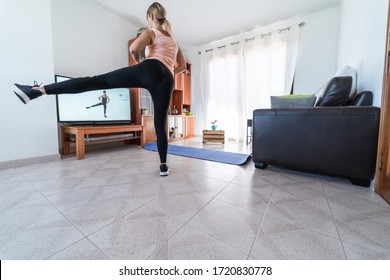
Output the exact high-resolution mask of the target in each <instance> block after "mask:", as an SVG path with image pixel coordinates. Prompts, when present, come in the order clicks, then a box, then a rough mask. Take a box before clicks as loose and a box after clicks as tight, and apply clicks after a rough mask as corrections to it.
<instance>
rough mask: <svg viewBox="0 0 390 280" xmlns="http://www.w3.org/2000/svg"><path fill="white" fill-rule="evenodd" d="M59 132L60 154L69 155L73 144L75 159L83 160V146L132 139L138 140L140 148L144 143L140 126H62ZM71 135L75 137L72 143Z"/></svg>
mask: <svg viewBox="0 0 390 280" xmlns="http://www.w3.org/2000/svg"><path fill="white" fill-rule="evenodd" d="M61 130H62V153H63V154H64V155H68V154H70V143H75V144H76V157H77V159H84V158H85V145H89V144H101V143H109V142H115V141H128V140H132V139H139V141H140V145H141V147H143V145H144V143H145V139H144V136H145V135H144V133H143V126H142V125H120V126H115V125H113V126H62V127H61ZM129 132H133V133H132V135H131V136H130V135H128V134H126V133H129ZM71 134H73V135H75V140H74V141H71V139H70V135H71ZM122 134H123V136H122ZM99 137H100V139H99Z"/></svg>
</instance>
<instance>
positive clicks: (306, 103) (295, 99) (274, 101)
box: [271, 94, 316, 109]
mask: <svg viewBox="0 0 390 280" xmlns="http://www.w3.org/2000/svg"><path fill="white" fill-rule="evenodd" d="M315 102H316V97H315V96H314V94H309V95H305V94H298V95H297V94H294V95H282V96H271V108H272V109H275V108H303V107H313V106H314V103H315Z"/></svg>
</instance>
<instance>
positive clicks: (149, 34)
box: [129, 30, 155, 63]
mask: <svg viewBox="0 0 390 280" xmlns="http://www.w3.org/2000/svg"><path fill="white" fill-rule="evenodd" d="M154 36H155V35H154V32H153V31H151V30H146V31H144V32H142V34H141V35H139V37H138V38H137V39H135V41H134V42H133V43H132V44H131V45H130V47H129V51H130V54H131V56H132V57H133V58H134V60H135V61H136V62H137V63H140V62H141V61H142V57H141V52H142V51H143V50H144V49H145V47H146V46H147V45H150V44H151V43H152V42H153V39H154Z"/></svg>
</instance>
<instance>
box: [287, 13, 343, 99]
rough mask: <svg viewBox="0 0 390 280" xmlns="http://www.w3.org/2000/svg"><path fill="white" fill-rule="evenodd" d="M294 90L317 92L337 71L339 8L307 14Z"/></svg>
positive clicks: (303, 92)
mask: <svg viewBox="0 0 390 280" xmlns="http://www.w3.org/2000/svg"><path fill="white" fill-rule="evenodd" d="M304 21H305V22H306V25H305V26H304V28H303V30H302V35H301V45H300V53H299V58H298V60H297V66H296V72H295V80H294V93H296V94H309V93H315V92H316V91H317V90H318V89H319V88H320V87H321V86H322V85H323V84H324V83H325V82H326V81H327V80H328V79H329V77H331V76H333V75H334V73H335V72H336V59H337V47H338V38H339V9H338V8H333V9H329V10H325V11H322V12H319V13H315V14H312V15H309V16H307V17H304Z"/></svg>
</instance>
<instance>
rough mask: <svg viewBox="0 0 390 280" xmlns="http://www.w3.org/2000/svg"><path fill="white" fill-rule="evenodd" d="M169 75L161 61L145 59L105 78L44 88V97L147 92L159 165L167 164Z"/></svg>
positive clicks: (69, 81)
mask: <svg viewBox="0 0 390 280" xmlns="http://www.w3.org/2000/svg"><path fill="white" fill-rule="evenodd" d="M173 86H174V79H173V75H172V73H171V72H170V71H169V70H168V68H167V67H166V66H165V65H164V64H163V63H162V62H160V61H158V60H156V59H146V60H144V61H143V62H142V63H140V64H137V65H134V66H128V67H125V68H122V69H118V70H115V71H112V72H109V73H107V74H103V75H98V76H93V77H85V78H75V79H71V80H67V81H64V82H59V83H55V84H50V85H47V86H44V88H45V91H46V93H47V94H64V93H81V92H84V91H90V90H99V89H112V88H145V89H147V90H148V91H149V92H150V95H151V96H152V100H153V106H154V127H155V131H156V136H157V149H158V153H159V156H160V161H161V162H162V163H165V162H166V161H167V151H168V139H167V133H166V121H167V115H168V109H169V103H170V101H171V95H172V92H173Z"/></svg>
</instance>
